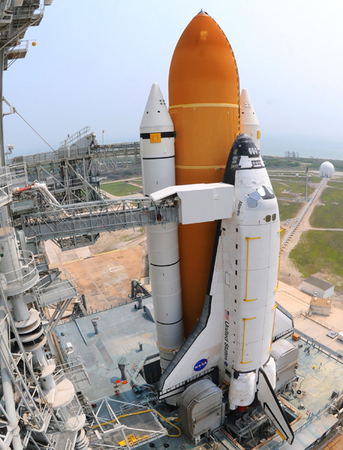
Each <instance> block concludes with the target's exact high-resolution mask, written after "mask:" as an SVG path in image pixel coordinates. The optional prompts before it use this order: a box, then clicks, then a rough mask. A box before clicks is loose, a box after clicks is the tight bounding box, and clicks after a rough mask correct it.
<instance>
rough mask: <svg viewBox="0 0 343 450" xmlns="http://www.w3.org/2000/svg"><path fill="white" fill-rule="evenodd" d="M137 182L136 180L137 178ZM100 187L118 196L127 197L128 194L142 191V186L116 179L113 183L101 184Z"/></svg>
mask: <svg viewBox="0 0 343 450" xmlns="http://www.w3.org/2000/svg"><path fill="white" fill-rule="evenodd" d="M135 182H136V180H135ZM100 188H101V189H102V190H103V191H106V192H108V193H109V194H112V195H115V196H116V197H125V196H126V195H132V194H137V193H139V192H142V188H141V187H138V186H134V185H133V184H130V183H126V182H125V181H115V182H113V183H105V184H101V186H100Z"/></svg>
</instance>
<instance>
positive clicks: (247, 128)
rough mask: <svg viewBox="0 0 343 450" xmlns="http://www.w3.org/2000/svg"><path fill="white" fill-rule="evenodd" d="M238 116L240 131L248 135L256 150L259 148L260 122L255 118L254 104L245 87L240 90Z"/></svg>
mask: <svg viewBox="0 0 343 450" xmlns="http://www.w3.org/2000/svg"><path fill="white" fill-rule="evenodd" d="M240 118H241V133H242V134H247V135H248V136H250V137H251V139H252V140H253V141H254V144H255V145H256V147H257V148H258V150H260V137H261V131H260V124H259V121H258V119H257V116H256V113H255V110H254V106H253V104H252V102H251V100H250V97H249V93H248V91H247V90H246V89H243V90H242V92H241V97H240Z"/></svg>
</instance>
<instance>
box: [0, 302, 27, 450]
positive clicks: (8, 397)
mask: <svg viewBox="0 0 343 450" xmlns="http://www.w3.org/2000/svg"><path fill="white" fill-rule="evenodd" d="M4 300H5V299H2V302H3V301H4ZM5 317H6V315H5V311H4V310H3V309H2V308H0V321H1V324H0V336H1V339H0V368H1V380H2V389H3V393H4V399H5V407H6V413H7V414H8V417H9V420H10V421H9V424H8V427H9V428H10V429H11V435H12V443H13V449H14V450H23V446H22V443H21V440H20V436H19V425H18V419H17V416H16V411H15V403H14V397H13V389H12V382H11V379H10V376H9V373H8V371H7V367H6V364H5V361H4V359H5V357H6V356H5V355H6V354H7V351H8V346H9V342H8V327H7V322H6V320H5ZM5 338H6V341H7V342H5ZM6 347H7V348H6ZM0 445H1V447H2V448H7V447H6V444H5V443H4V442H3V441H2V442H1V444H0ZM3 446H5V447H3Z"/></svg>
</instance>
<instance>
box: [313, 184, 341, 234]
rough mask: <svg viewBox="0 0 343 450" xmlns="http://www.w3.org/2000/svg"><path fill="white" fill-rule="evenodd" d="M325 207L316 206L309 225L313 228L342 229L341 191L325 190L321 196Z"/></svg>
mask: <svg viewBox="0 0 343 450" xmlns="http://www.w3.org/2000/svg"><path fill="white" fill-rule="evenodd" d="M320 199H321V201H322V202H323V203H324V205H325V206H316V207H315V209H314V211H313V213H312V215H311V217H310V224H311V226H312V227H314V228H343V189H342V188H336V189H335V188H326V189H324V191H323V193H322V195H321V198H320Z"/></svg>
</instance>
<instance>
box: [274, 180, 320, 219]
mask: <svg viewBox="0 0 343 450" xmlns="http://www.w3.org/2000/svg"><path fill="white" fill-rule="evenodd" d="M313 178H317V177H313ZM319 180H320V178H319ZM311 182H314V181H312V179H311ZM271 183H272V186H273V189H274V193H275V195H276V197H277V198H278V203H279V210H280V220H281V221H284V220H287V219H293V218H294V217H296V216H297V214H298V212H299V211H300V209H301V208H302V207H303V206H304V202H303V201H299V196H302V197H305V177H294V176H293V177H291V176H285V177H283V176H277V175H271ZM307 191H308V195H311V194H312V192H313V191H314V188H312V187H308V190H307ZM288 199H289V200H288Z"/></svg>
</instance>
